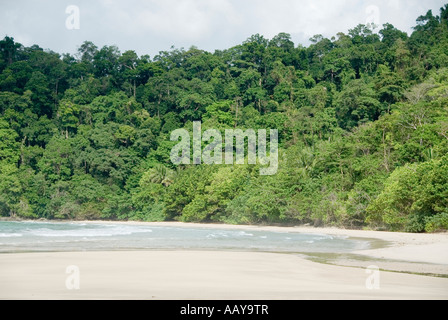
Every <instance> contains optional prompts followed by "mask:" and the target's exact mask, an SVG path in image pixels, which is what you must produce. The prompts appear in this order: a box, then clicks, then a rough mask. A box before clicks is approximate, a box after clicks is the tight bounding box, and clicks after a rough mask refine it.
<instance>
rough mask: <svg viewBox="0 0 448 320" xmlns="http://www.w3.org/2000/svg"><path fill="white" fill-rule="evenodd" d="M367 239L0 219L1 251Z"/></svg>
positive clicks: (311, 248) (289, 247)
mask: <svg viewBox="0 0 448 320" xmlns="http://www.w3.org/2000/svg"><path fill="white" fill-rule="evenodd" d="M368 247H369V242H368V241H367V240H365V241H364V240H355V239H350V238H344V237H335V236H330V235H326V234H304V233H296V232H294V233H292V232H272V231H259V230H256V231H252V230H250V231H247V230H238V229H221V228H219V229H217V228H206V227H201V228H194V227H165V226H163V227H162V226H145V225H125V224H108V223H100V224H97V223H95V224H90V223H75V222H73V223H69V222H10V221H0V253H6V252H35V251H40V252H45V251H95V250H97V251H98V250H167V249H168V250H172V249H173V250H178V249H192V250H195V249H196V250H249V251H264V252H291V253H310V252H322V253H325V252H329V253H338V252H341V253H344V252H350V251H353V250H359V249H367V248H368Z"/></svg>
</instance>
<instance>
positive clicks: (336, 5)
mask: <svg viewBox="0 0 448 320" xmlns="http://www.w3.org/2000/svg"><path fill="white" fill-rule="evenodd" d="M445 3H448V0H425V1H422V0H370V1H369V0H364V1H361V0H68V1H67V0H40V1H35V0H14V1H11V0H0V37H1V38H3V37H5V36H10V37H13V38H14V39H15V41H17V42H19V43H21V44H23V45H24V46H31V45H34V44H37V45H39V46H40V47H41V48H44V49H49V50H52V51H55V52H58V53H60V54H62V53H70V54H75V53H76V52H77V50H78V48H79V46H80V45H81V44H82V43H83V42H84V41H92V42H93V43H94V44H95V45H96V46H98V47H99V48H101V47H102V46H104V45H108V46H109V45H116V46H117V47H118V48H119V50H120V51H121V52H125V51H126V50H134V51H135V52H136V53H137V54H138V55H144V54H148V55H150V57H151V58H152V57H154V56H155V55H156V54H158V53H159V52H160V51H165V50H170V48H171V47H172V46H174V47H175V48H185V49H189V48H190V47H191V46H196V47H197V48H199V49H203V50H206V51H209V52H214V51H215V50H223V49H228V48H231V47H233V46H235V45H238V44H241V43H242V42H244V41H245V40H246V39H247V38H249V37H250V36H251V35H254V34H260V35H263V36H264V37H265V38H267V39H272V38H273V37H274V36H275V35H277V34H279V33H280V32H286V33H289V34H290V35H291V37H292V40H293V41H294V43H295V44H296V45H299V44H301V45H304V46H308V45H309V43H310V42H309V38H311V37H312V36H313V35H316V34H322V35H323V36H324V37H328V38H331V37H332V36H336V34H337V33H339V32H344V33H347V32H348V30H349V29H352V28H354V27H355V26H357V25H358V24H367V23H370V22H373V23H375V24H376V25H378V26H380V27H381V26H382V25H383V24H384V23H391V24H392V25H394V26H395V27H396V28H398V29H400V30H402V31H405V32H407V33H408V34H411V33H412V27H414V26H415V25H416V22H415V20H416V19H417V17H418V16H420V15H424V14H426V12H427V11H428V10H430V9H431V10H432V11H433V14H434V15H439V13H440V11H439V10H440V8H441V7H442V6H443V5H444V4H445ZM379 29H380V28H378V29H377V30H379Z"/></svg>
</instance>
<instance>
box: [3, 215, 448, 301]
mask: <svg viewBox="0 0 448 320" xmlns="http://www.w3.org/2000/svg"><path fill="white" fill-rule="evenodd" d="M89 223H95V222H89ZM108 223H109V222H108ZM118 223H124V222H118ZM127 223H131V224H132V223H134V222H127ZM135 223H138V222H135ZM145 224H146V225H155V226H156V225H157V226H163V225H171V226H173V225H176V226H186V227H188V226H194V227H208V228H209V227H215V228H240V229H245V230H255V229H257V230H272V231H283V232H303V233H321V234H322V233H323V234H330V235H342V236H348V237H354V238H368V239H372V244H373V247H372V248H370V249H367V250H362V251H357V252H352V253H350V254H346V255H335V256H331V255H326V256H323V257H322V256H320V257H319V256H314V257H313V256H309V255H301V254H281V253H263V252H229V251H185V250H183V251H109V252H51V253H11V254H1V255H0V299H148V300H151V299H155V300H158V299H163V300H185V299H194V300H202V299H207V300H209V299H212V300H235V299H238V300H240V299H241V300H277V299H283V300H298V299H319V300H327V299H356V300H358V299H381V300H384V299H400V300H401V299H411V300H414V299H415V300H421V299H443V300H447V299H448V277H443V275H445V276H446V275H448V234H447V233H441V234H406V233H390V232H377V231H360V230H359V231H358V230H342V229H334V228H309V227H258V226H228V225H202V224H193V225H192V224H188V225H186V224H182V223H145ZM316 261H319V262H316ZM71 266H72V267H71ZM371 266H374V267H375V268H373V269H372V268H368V267H371ZM376 268H378V269H376ZM376 270H379V271H376ZM397 271H399V272H397ZM416 273H418V274H416ZM431 274H437V275H438V276H431ZM440 275H442V276H440ZM78 284H79V287H78Z"/></svg>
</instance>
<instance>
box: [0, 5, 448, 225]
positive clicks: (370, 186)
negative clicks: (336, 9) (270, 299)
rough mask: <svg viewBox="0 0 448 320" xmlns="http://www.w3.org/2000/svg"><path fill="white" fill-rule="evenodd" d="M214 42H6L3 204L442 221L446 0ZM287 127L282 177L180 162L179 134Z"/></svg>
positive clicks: (134, 213) (97, 212)
mask: <svg viewBox="0 0 448 320" xmlns="http://www.w3.org/2000/svg"><path fill="white" fill-rule="evenodd" d="M379 29H380V31H379V32H373V31H372V30H374V29H373V27H372V26H368V25H367V26H366V25H358V26H356V27H354V28H353V29H351V30H350V31H349V32H348V34H344V33H338V34H337V35H335V36H334V37H332V38H331V39H327V38H324V37H322V36H321V35H316V36H314V37H313V38H312V39H311V41H312V44H311V45H310V46H308V47H304V46H301V45H297V44H294V43H293V42H292V41H291V36H290V35H289V34H287V33H281V34H278V35H277V36H275V37H274V38H272V39H266V38H264V37H263V36H262V35H258V34H256V35H253V36H251V37H250V38H248V39H247V40H246V41H245V42H243V43H242V44H240V45H237V46H235V47H232V48H229V49H227V50H222V51H221V50H219V51H215V52H214V53H210V52H206V51H203V50H201V49H199V48H195V47H192V48H190V49H188V50H184V49H176V48H172V49H171V50H169V51H163V52H160V54H159V55H157V56H155V57H149V56H138V55H137V54H136V53H135V52H134V51H126V52H124V53H122V52H120V51H119V49H118V48H117V47H115V46H104V47H102V48H98V47H97V46H96V45H95V44H94V43H91V42H89V41H86V42H84V43H83V44H82V45H80V47H79V50H78V53H77V54H76V55H74V56H72V55H69V54H63V55H60V54H58V53H55V52H52V51H48V50H43V49H42V48H40V47H39V46H38V45H34V46H32V47H24V46H23V45H21V44H20V43H17V42H15V41H14V39H13V38H12V37H5V38H4V39H3V40H2V41H0V137H1V139H0V215H1V216H4V217H10V216H11V217H17V218H47V219H119V220H145V221H155V220H180V221H189V222H190V221H195V222H210V221H214V222H226V223H292V224H303V223H311V224H312V225H316V226H318V225H335V226H342V227H348V228H362V227H369V228H375V229H384V230H393V231H398V230H400V231H410V232H422V231H427V232H432V231H437V230H443V229H448V5H445V6H444V7H443V8H442V9H441V10H440V12H439V13H438V15H434V14H433V13H432V12H431V11H429V12H428V13H427V14H426V15H423V16H420V17H419V18H418V19H417V21H416V26H415V28H414V32H413V33H412V34H411V35H408V34H406V33H404V32H402V31H400V30H398V29H397V28H395V27H394V26H393V25H392V24H385V25H383V26H382V27H380V28H379ZM193 121H201V122H202V130H207V129H210V128H213V129H219V130H224V129H226V128H241V129H247V128H253V129H278V130H279V167H278V172H277V174H276V175H272V176H260V175H259V170H258V167H257V165H182V166H180V167H176V166H174V165H173V164H172V163H171V161H170V150H171V148H172V147H173V146H174V145H175V144H176V142H171V141H170V133H171V132H172V131H173V130H175V129H179V128H186V129H188V130H189V131H191V128H192V122H193Z"/></svg>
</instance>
